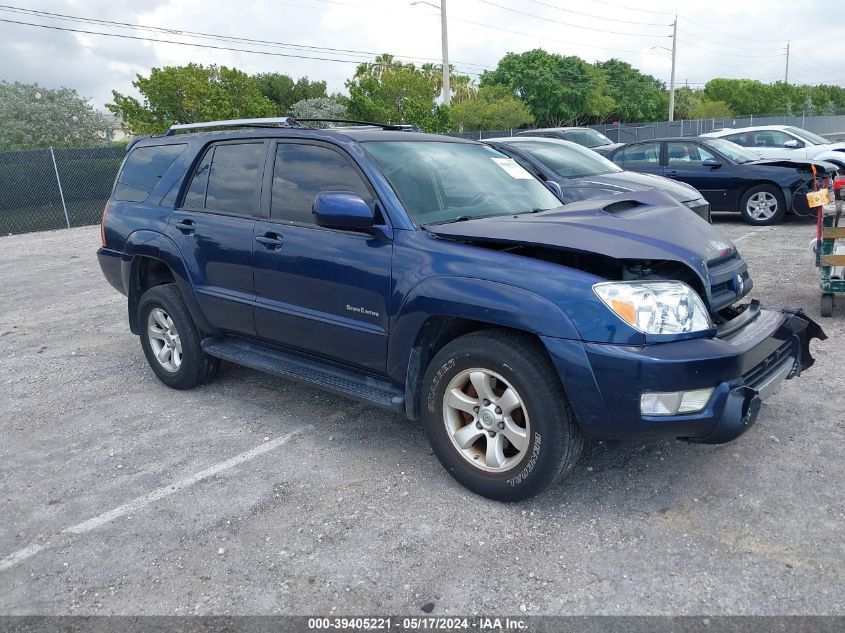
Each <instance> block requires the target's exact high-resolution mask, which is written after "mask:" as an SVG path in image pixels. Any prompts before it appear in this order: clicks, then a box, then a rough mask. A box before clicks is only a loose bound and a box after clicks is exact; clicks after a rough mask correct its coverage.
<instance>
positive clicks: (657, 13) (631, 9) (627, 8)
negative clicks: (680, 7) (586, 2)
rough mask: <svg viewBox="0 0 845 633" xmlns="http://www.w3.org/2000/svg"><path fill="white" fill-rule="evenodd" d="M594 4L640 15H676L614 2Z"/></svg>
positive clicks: (598, 0)
mask: <svg viewBox="0 0 845 633" xmlns="http://www.w3.org/2000/svg"><path fill="white" fill-rule="evenodd" d="M592 2H593V4H603V5H605V6H608V7H613V8H614V9H625V10H626V11H638V12H640V13H653V14H655V15H675V14H674V13H673V12H672V11H652V10H650V9H640V8H639V7H626V6H624V5H621V4H613V3H612V2H604V1H603V0H592Z"/></svg>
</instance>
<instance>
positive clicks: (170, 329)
mask: <svg viewBox="0 0 845 633" xmlns="http://www.w3.org/2000/svg"><path fill="white" fill-rule="evenodd" d="M147 337H148V338H149V341H150V347H151V348H152V350H153V354H155V357H156V360H157V361H158V363H159V365H161V366H162V367H163V368H164V369H166V370H167V371H169V372H174V373H175V372H177V371H179V367H181V365H182V341H181V340H180V339H179V332H178V331H177V330H176V325H175V324H174V323H173V319H171V318H170V315H168V314H167V312H165V311H164V310H162V309H161V308H153V309H152V310H150V313H149V315H147Z"/></svg>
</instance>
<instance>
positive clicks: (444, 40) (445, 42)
mask: <svg viewBox="0 0 845 633" xmlns="http://www.w3.org/2000/svg"><path fill="white" fill-rule="evenodd" d="M440 44H441V46H442V48H443V99H442V100H443V104H444V105H449V103H451V101H452V89H451V87H450V86H449V34H448V32H447V29H446V0H440Z"/></svg>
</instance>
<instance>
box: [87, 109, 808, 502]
mask: <svg viewBox="0 0 845 633" xmlns="http://www.w3.org/2000/svg"><path fill="white" fill-rule="evenodd" d="M207 125H209V124H207ZM274 126H276V127H274ZM188 127H189V128H191V127H199V126H188ZM211 128H212V130H213V131H205V132H200V133H184V134H182V133H177V132H178V131H177V130H175V129H172V130H171V133H169V134H167V135H165V136H157V137H148V138H144V139H142V140H140V141H138V142H136V143H134V144H132V145H130V147H129V149H128V155H127V157H126V159H125V161H124V163H123V166H122V168H121V170H120V173H119V175H118V178H117V181H116V183H115V186H114V191H113V194H112V196H111V198H110V200H109V202H108V205H107V208H106V211H105V214H104V218H103V224H102V240H103V244H102V247H101V248H100V250H99V251H98V257H99V260H100V265H101V267H102V270H103V273H104V274H105V276H106V278H107V279H108V281H109V282H110V283H111V284H112V285H113V286H114V287H115V288H117V289H118V290H119V291H121V292H122V293H124V294H126V295H127V297H128V303H127V306H128V317H129V327H130V329H131V330H132V332H133V333H135V334H137V335H139V336H140V340H141V345H142V348H143V351H144V354H145V355H146V357H147V360H148V362H149V365H150V367H151V368H152V371H153V372H154V373H155V374H156V376H157V377H158V378H159V379H160V380H161V381H162V382H164V383H165V384H167V385H169V386H171V387H174V388H177V389H188V388H192V387H195V386H197V385H199V384H202V383H203V382H206V381H208V380H210V379H211V378H212V377H213V376H214V374H215V372H216V371H217V369H218V366H219V363H220V360H221V359H222V360H226V361H230V362H233V363H238V364H241V365H245V366H247V367H252V368H254V369H258V370H261V371H265V372H270V373H273V374H276V375H280V376H284V377H287V378H292V379H296V380H301V381H305V382H308V383H311V384H314V385H317V386H320V387H323V388H325V389H328V390H331V391H333V392H336V393H339V394H343V395H346V396H349V397H352V398H357V399H359V400H361V401H364V402H366V403H369V404H372V405H375V406H378V407H382V408H384V409H387V410H390V411H395V412H399V413H402V414H404V415H406V416H407V417H409V418H411V419H420V418H421V419H422V422H423V425H424V427H425V430H426V433H427V435H428V437H429V440H430V442H431V445H432V447H433V449H434V452H435V454H436V455H437V457H438V458H439V459H440V461H441V462H442V463H443V465H444V466H445V467H446V469H447V470H448V471H449V473H450V474H451V475H453V476H454V477H455V478H456V479H457V480H458V481H460V482H461V483H463V484H464V485H466V486H467V487H468V488H470V489H471V490H473V491H475V492H477V493H479V494H482V495H486V496H489V497H492V498H495V499H501V500H515V499H522V498H525V497H527V496H529V495H532V494H535V493H537V492H539V491H540V490H542V489H544V488H545V487H546V486H548V485H549V484H551V483H552V482H554V481H555V480H557V479H558V478H559V477H560V476H561V475H562V474H563V473H565V472H567V471H568V470H570V469H571V468H572V467H573V465H574V464H575V462H576V460H577V459H578V456H579V454H580V452H581V447H582V443H583V440H584V438H585V437H601V438H636V439H642V438H649V437H666V436H668V437H678V438H684V439H688V440H691V441H696V442H710V443H716V442H725V441H728V440H731V439H733V438H735V437H737V436H738V435H740V434H741V433H743V432H744V431H745V430H746V429H747V428H748V427H749V426H750V425H751V424H753V423H754V421H755V419H756V417H757V413H758V411H759V408H760V403H761V399H764V398H766V397H767V396H768V395H769V394H771V393H772V392H773V391H774V390H775V389H776V388H777V386H778V385H779V384H780V382H781V381H782V380H784V379H786V378H792V377H794V376H797V375H798V374H799V373H800V372H801V371H802V370H804V369H806V368H807V367H809V366H810V365H811V364H812V363H813V359H812V357H811V355H810V351H809V343H810V340H811V339H812V338H814V337H818V338H823V337H824V334H823V333H822V331H821V330H820V329H819V327H818V326H817V325H816V324H815V323H813V322H812V321H811V320H810V319H809V318H807V317H806V316H804V315H803V314H802V313H801V312H800V311H791V310H790V311H777V310H775V311H772V310H766V309H763V308H762V307H761V306H760V304H759V303H758V302H756V301H753V302H750V303H748V302H744V301H742V299H743V297H745V295H746V294H747V293H748V291H749V290H750V288H751V279H750V277H749V276H748V272H747V270H746V265H745V263H744V261H743V260H742V258H741V257H740V255H739V253H738V252H737V250H736V248H734V246H733V244H731V243H730V242H729V241H728V240H727V239H725V238H724V237H723V236H722V235H721V233H719V232H718V231H717V230H715V229H714V228H713V227H712V226H710V225H709V224H708V223H707V222H705V221H704V220H702V219H701V218H699V217H697V216H695V215H694V214H692V213H683V214H679V213H678V209H677V207H676V203H675V202H674V201H673V200H672V199H671V198H668V197H666V196H665V194H661V193H659V192H641V193H635V194H618V195H612V196H609V197H608V198H606V199H603V200H590V201H586V202H580V203H574V204H570V205H567V206H565V207H561V206H560V203H559V201H558V200H557V198H555V196H554V195H552V193H551V192H550V191H549V190H548V189H547V188H546V186H544V185H543V184H542V183H541V182H540V181H538V180H536V179H535V178H534V177H532V176H531V175H530V174H529V173H528V172H526V171H525V170H524V169H523V168H522V167H520V166H519V164H517V163H516V162H515V161H514V160H513V159H512V158H510V157H508V156H506V155H504V154H502V153H500V152H498V151H496V150H495V149H493V148H491V147H488V146H486V145H483V144H480V143H475V142H471V141H465V140H461V139H454V138H446V137H441V136H434V135H427V134H417V133H412V132H404V131H397V130H395V129H389V126H388V129H381V128H379V127H370V128H360V129H354V130H344V129H341V128H338V129H311V128H308V127H306V126H304V125H302V124H300V123H298V122H296V121H293V120H290V119H283V120H257V121H240V122H236V123H216V124H211ZM215 128H217V129H215ZM376 423H378V422H377V421H374V424H376Z"/></svg>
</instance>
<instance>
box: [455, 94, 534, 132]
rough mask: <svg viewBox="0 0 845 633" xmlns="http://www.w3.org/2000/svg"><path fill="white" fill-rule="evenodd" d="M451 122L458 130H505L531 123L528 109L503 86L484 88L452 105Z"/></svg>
mask: <svg viewBox="0 0 845 633" xmlns="http://www.w3.org/2000/svg"><path fill="white" fill-rule="evenodd" d="M451 116H452V123H453V124H454V125H455V126H456V127H458V128H459V129H460V130H462V131H469V130H506V129H513V128H520V127H525V126H527V125H530V124H532V123H533V122H534V117H533V116H531V110H529V109H528V106H527V105H525V103H523V102H522V101H520V100H519V99H517V98H516V97H514V96H513V94H511V92H510V91H509V90H508V89H507V88H505V87H504V86H485V87H483V88H481V89H480V90H478V91H477V92H476V93H475V95H474V96H472V97H469V98H464V99H462V100H461V101H459V102H458V103H457V104H455V105H453V106H452V110H451Z"/></svg>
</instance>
